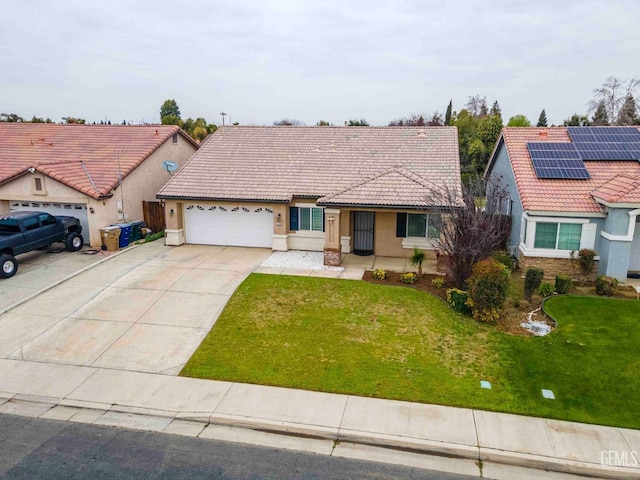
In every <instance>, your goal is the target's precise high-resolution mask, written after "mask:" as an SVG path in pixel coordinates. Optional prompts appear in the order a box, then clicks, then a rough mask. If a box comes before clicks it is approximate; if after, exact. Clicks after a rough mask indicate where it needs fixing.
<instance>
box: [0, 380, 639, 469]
mask: <svg viewBox="0 0 640 480" xmlns="http://www.w3.org/2000/svg"><path fill="white" fill-rule="evenodd" d="M9 395H11V394H8V392H7V393H3V395H2V398H0V406H3V409H6V408H8V410H9V411H5V412H3V413H6V414H12V415H22V416H28V417H32V418H39V417H42V418H45V419H53V420H59V421H69V422H81V423H89V424H93V425H96V426H107V427H115V428H125V429H130V430H142V431H157V432H162V433H169V432H164V430H165V429H166V428H168V427H169V426H170V425H171V423H172V422H174V421H176V422H185V421H188V422H191V423H195V424H201V425H202V426H203V428H202V430H201V431H200V433H199V434H198V435H196V437H198V438H199V437H200V436H201V434H202V432H203V431H205V430H206V428H207V427H208V426H225V427H232V428H238V429H243V430H252V431H257V432H263V433H268V434H269V433H270V434H275V435H285V436H291V437H294V438H305V439H313V440H329V441H334V442H345V443H352V444H357V445H364V446H372V447H378V448H387V449H390V450H396V451H404V452H411V453H414V454H421V455H428V456H437V457H445V458H452V459H464V460H475V461H479V462H490V463H494V464H502V465H511V466H517V467H524V468H529V469H532V470H542V471H550V472H557V473H565V474H572V475H579V476H585V477H595V478H605V479H631V478H638V479H640V470H638V469H634V468H630V467H613V466H605V465H599V464H594V463H586V462H580V461H572V460H562V459H557V458H551V457H544V456H539V455H532V454H526V453H518V452H509V451H503V450H496V449H491V448H483V447H478V446H477V445H476V446H471V445H462V444H455V443H447V442H438V441H433V440H424V439H419V438H410V437H402V436H393V435H385V434H375V433H372V432H364V431H358V430H346V429H340V428H337V427H323V426H319V425H307V424H299V423H292V422H283V421H276V420H268V419H260V418H253V417H241V416H237V415H226V414H215V413H214V414H211V413H206V412H177V411H168V410H159V409H151V408H141V407H135V406H127V405H106V404H100V405H93V404H91V405H89V404H88V403H87V404H86V405H85V404H84V403H85V402H75V401H70V400H65V399H54V398H49V397H37V396H34V395H12V396H11V397H10V398H7V397H8V396H9ZM7 406H8V407H7ZM13 407H15V409H13ZM56 407H63V408H65V409H68V410H70V411H71V413H73V411H74V410H75V411H76V413H73V414H72V415H71V414H69V415H67V416H68V417H69V418H67V419H66V420H65V419H64V418H56V416H55V415H52V412H53V410H54V409H55V408H56ZM101 407H102V408H101ZM21 412H22V413H21ZM34 412H35V413H36V414H35V415H34ZM113 414H116V415H120V416H123V415H124V416H126V417H127V419H128V420H129V421H130V423H128V424H127V425H126V426H123V425H122V424H119V423H113V422H110V421H109V418H110V416H113ZM75 416H78V419H77V420H75V419H74V417H75ZM83 417H85V418H89V419H90V421H83V420H82V418H83ZM154 422H160V423H161V424H163V423H167V422H168V425H167V426H166V427H165V428H164V429H160V430H156V429H152V428H150V427H149V425H151V424H153V423H154Z"/></svg>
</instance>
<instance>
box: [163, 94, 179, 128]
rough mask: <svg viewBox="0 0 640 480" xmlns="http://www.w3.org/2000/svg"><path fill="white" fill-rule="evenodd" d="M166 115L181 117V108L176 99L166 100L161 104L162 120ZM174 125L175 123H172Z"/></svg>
mask: <svg viewBox="0 0 640 480" xmlns="http://www.w3.org/2000/svg"><path fill="white" fill-rule="evenodd" d="M166 116H173V117H176V118H178V119H180V108H179V107H178V103H177V102H176V101H175V100H174V99H170V100H165V101H164V103H163V104H162V105H161V106H160V121H161V122H162V119H163V118H164V117H166ZM162 123H163V124H164V122H162ZM170 125H174V124H170Z"/></svg>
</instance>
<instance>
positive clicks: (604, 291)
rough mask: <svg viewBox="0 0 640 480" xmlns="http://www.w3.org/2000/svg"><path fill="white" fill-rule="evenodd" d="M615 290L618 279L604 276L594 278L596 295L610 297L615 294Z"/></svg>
mask: <svg viewBox="0 0 640 480" xmlns="http://www.w3.org/2000/svg"><path fill="white" fill-rule="evenodd" d="M616 288H618V279H616V278H613V277H607V276H605V275H598V277H597V278H596V293H597V294H598V295H606V296H607V297H611V296H613V294H614V293H616Z"/></svg>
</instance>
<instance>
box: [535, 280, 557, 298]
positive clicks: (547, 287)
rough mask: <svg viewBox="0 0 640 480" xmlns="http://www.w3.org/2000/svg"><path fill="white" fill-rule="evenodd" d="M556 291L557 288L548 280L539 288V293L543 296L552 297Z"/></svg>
mask: <svg viewBox="0 0 640 480" xmlns="http://www.w3.org/2000/svg"><path fill="white" fill-rule="evenodd" d="M554 291H555V289H554V288H553V285H551V284H550V283H548V282H544V283H543V284H542V285H540V288H539V289H538V293H539V294H540V295H542V296H543V297H550V296H551V295H553V292H554Z"/></svg>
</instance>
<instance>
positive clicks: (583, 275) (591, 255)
mask: <svg viewBox="0 0 640 480" xmlns="http://www.w3.org/2000/svg"><path fill="white" fill-rule="evenodd" d="M596 255H598V253H597V252H596V251H595V250H591V249H590V248H581V249H580V250H578V253H577V254H576V252H575V251H572V252H571V264H572V265H573V267H574V269H577V270H578V279H579V281H580V285H584V283H585V282H586V281H587V279H588V278H589V277H590V276H591V273H592V272H593V267H594V266H595V264H596Z"/></svg>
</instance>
